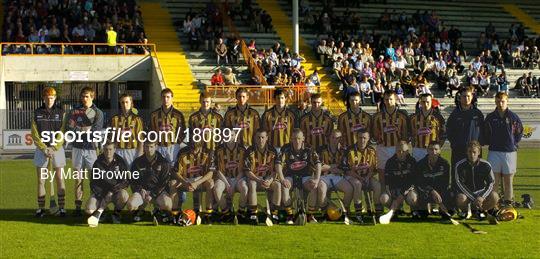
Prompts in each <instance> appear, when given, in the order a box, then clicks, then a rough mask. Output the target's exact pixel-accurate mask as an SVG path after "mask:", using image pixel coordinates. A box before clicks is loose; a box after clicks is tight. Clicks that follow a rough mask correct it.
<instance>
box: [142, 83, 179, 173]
mask: <svg viewBox="0 0 540 259" xmlns="http://www.w3.org/2000/svg"><path fill="white" fill-rule="evenodd" d="M185 126H186V124H185V120H184V115H183V114H182V112H181V111H179V110H177V109H175V108H174V107H173V92H172V91H171V89H169V88H165V89H163V90H161V107H159V108H158V109H157V110H155V111H153V112H152V114H151V123H150V129H151V130H152V131H155V132H157V133H158V135H159V136H160V139H159V143H158V152H159V153H160V154H161V155H162V156H163V157H164V158H165V159H167V161H169V163H171V164H174V163H175V162H176V161H175V159H176V158H177V157H178V153H179V152H180V144H182V141H183V140H184V129H185V128H184V127H185ZM177 136H178V138H176V137H177Z"/></svg>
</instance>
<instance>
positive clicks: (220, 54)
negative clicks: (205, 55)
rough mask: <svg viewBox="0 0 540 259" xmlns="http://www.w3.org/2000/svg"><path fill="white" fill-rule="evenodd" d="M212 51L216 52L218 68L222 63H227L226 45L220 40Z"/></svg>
mask: <svg viewBox="0 0 540 259" xmlns="http://www.w3.org/2000/svg"><path fill="white" fill-rule="evenodd" d="M214 51H215V52H216V58H217V64H218V66H219V65H221V62H222V61H224V62H225V64H228V63H229V60H228V57H227V45H225V43H224V42H223V39H222V38H219V39H218V42H217V44H216V48H215V49H214Z"/></svg>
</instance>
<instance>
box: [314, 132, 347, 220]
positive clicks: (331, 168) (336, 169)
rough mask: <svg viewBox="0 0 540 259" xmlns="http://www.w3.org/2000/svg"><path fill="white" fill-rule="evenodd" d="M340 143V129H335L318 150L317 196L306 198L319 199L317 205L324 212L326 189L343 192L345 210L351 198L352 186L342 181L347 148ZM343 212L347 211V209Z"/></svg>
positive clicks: (341, 139) (341, 141)
mask: <svg viewBox="0 0 540 259" xmlns="http://www.w3.org/2000/svg"><path fill="white" fill-rule="evenodd" d="M342 143H343V137H342V134H341V131H340V130H338V129H335V130H333V131H332V133H331V134H330V136H329V139H328V145H327V146H325V147H323V149H322V150H321V151H319V154H320V155H319V157H320V159H321V162H322V166H321V174H322V175H321V182H320V183H319V185H320V186H319V189H318V193H317V197H308V198H312V199H317V200H318V201H319V207H320V208H321V210H322V211H325V212H326V209H327V207H328V197H327V192H328V190H332V189H336V190H339V191H341V192H343V193H344V195H345V196H344V197H343V203H344V204H347V206H346V207H345V210H348V209H349V206H350V204H351V200H352V198H353V188H352V186H351V185H350V184H349V183H348V182H347V181H343V173H344V172H343V169H342V165H343V159H344V157H345V152H346V151H347V150H346V149H344V148H343V146H342ZM343 213H347V211H344V212H343Z"/></svg>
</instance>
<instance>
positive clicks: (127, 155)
mask: <svg viewBox="0 0 540 259" xmlns="http://www.w3.org/2000/svg"><path fill="white" fill-rule="evenodd" d="M116 154H117V155H119V156H120V157H121V158H123V159H124V161H126V165H127V167H128V170H130V169H131V164H132V163H133V161H134V160H135V158H137V149H134V148H131V149H126V148H117V149H116Z"/></svg>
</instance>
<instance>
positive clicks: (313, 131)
mask: <svg viewBox="0 0 540 259" xmlns="http://www.w3.org/2000/svg"><path fill="white" fill-rule="evenodd" d="M323 133H324V128H323V127H315V128H312V129H311V134H313V135H321V134H323Z"/></svg>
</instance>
